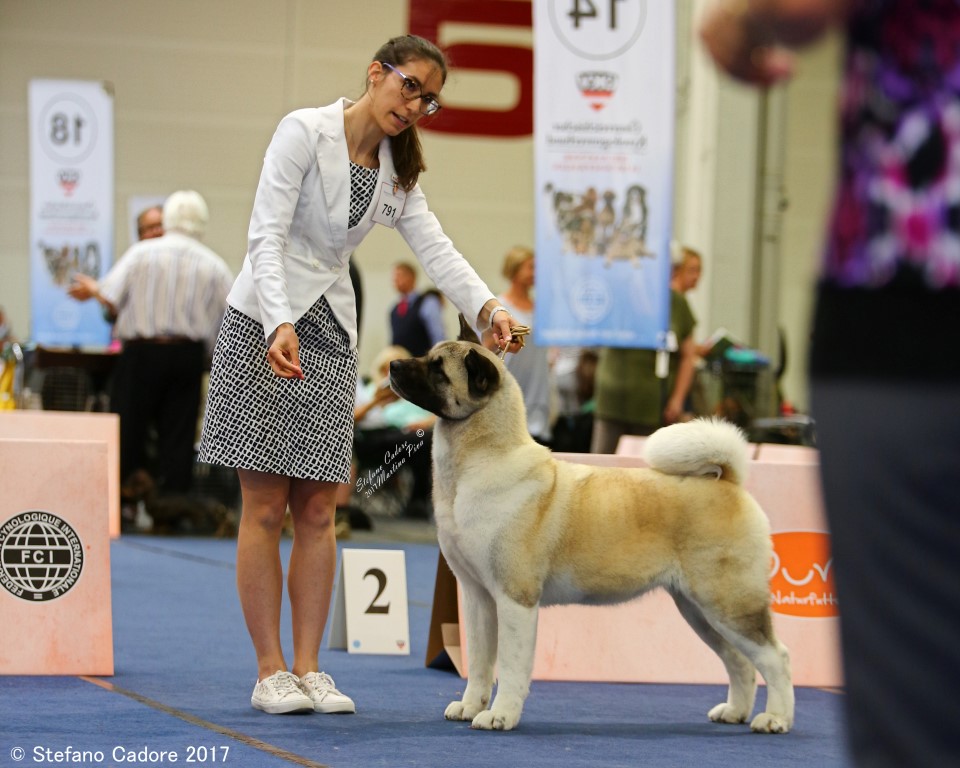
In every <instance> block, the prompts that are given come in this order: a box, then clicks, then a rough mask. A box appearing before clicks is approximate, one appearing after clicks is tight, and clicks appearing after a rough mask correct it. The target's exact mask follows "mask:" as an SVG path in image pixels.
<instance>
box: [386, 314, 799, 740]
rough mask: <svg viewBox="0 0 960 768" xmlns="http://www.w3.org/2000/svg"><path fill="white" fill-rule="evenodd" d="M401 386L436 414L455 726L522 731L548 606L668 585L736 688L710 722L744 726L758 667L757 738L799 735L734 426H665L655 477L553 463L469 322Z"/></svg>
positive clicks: (416, 365)
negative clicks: (453, 619)
mask: <svg viewBox="0 0 960 768" xmlns="http://www.w3.org/2000/svg"><path fill="white" fill-rule="evenodd" d="M519 354H523V353H522V352H520V353H519ZM390 381H391V385H392V387H393V389H394V390H395V391H396V392H397V394H399V395H400V396H401V397H404V398H406V399H407V400H409V401H411V402H413V403H416V404H417V405H420V406H422V407H423V408H426V409H427V410H429V411H431V412H433V413H435V414H436V415H437V416H438V417H439V419H438V421H437V425H436V427H435V429H434V437H433V468H434V481H433V482H434V485H433V505H434V510H435V513H436V521H437V534H438V538H439V542H440V548H441V550H442V551H443V554H444V557H445V558H446V559H447V562H449V564H450V567H451V569H452V570H453V572H454V574H455V575H456V577H457V579H458V580H459V582H460V585H461V587H462V589H463V597H464V608H465V615H466V625H467V626H466V632H467V643H468V648H469V651H470V655H469V667H470V668H469V680H468V683H467V686H466V689H465V690H464V694H463V699H462V700H461V701H455V702H453V703H451V704H450V705H449V706H448V707H447V709H446V713H445V716H446V718H447V719H448V720H470V721H472V726H473V727H474V728H483V729H502V730H510V729H512V728H514V727H516V725H517V723H519V722H520V714H521V712H522V710H523V702H524V700H525V699H526V697H527V694H528V692H529V690H530V675H531V671H532V669H533V661H534V650H535V644H536V636H537V612H538V610H539V608H540V606H541V605H553V604H566V603H586V604H594V605H596V604H611V603H619V602H623V601H626V600H630V599H632V598H634V597H636V596H638V595H641V594H643V593H644V592H647V591H648V590H651V589H654V588H656V587H662V588H663V589H666V590H667V591H668V592H669V593H670V595H671V596H672V597H673V599H674V601H675V602H676V605H677V607H678V608H679V609H680V613H681V614H682V615H683V617H684V618H685V619H686V620H687V622H688V623H689V624H690V626H691V627H693V629H694V630H695V631H696V633H697V634H698V635H699V636H700V637H701V638H702V639H703V640H704V642H706V643H707V645H709V646H710V648H712V649H713V650H714V651H715V652H716V653H717V655H719V656H720V658H721V659H722V660H723V663H724V665H725V667H726V670H727V673H728V675H729V677H730V686H729V691H728V695H727V700H726V701H725V702H723V703H721V704H718V705H716V706H715V707H713V708H712V709H711V710H710V711H709V714H708V716H709V718H710V719H711V720H713V721H716V722H723V723H743V722H746V721H747V719H748V718H749V717H750V715H751V714H752V712H753V707H754V699H755V697H756V689H757V683H756V671H757V670H759V671H760V674H762V675H763V678H764V680H766V683H767V709H766V711H764V712H761V713H759V714H758V715H757V716H756V717H754V718H753V721H752V722H751V726H750V727H751V728H752V729H753V730H754V731H759V732H764V733H786V732H787V731H789V730H790V728H791V727H792V725H793V710H794V696H793V684H792V682H791V678H790V660H789V655H788V653H787V649H786V648H785V647H784V646H783V645H782V644H781V643H780V642H778V641H777V638H776V637H775V635H774V632H773V627H772V623H771V616H770V588H769V569H770V563H771V557H772V549H771V541H770V531H769V524H768V521H767V518H766V516H765V515H764V513H763V511H762V510H761V509H760V507H759V505H758V504H757V503H756V502H755V501H754V500H753V498H752V497H751V496H750V495H749V494H748V493H747V492H746V491H745V490H744V489H743V487H742V486H741V483H742V481H743V478H744V473H745V471H746V466H747V460H746V447H747V446H746V442H745V440H744V438H743V436H742V434H741V433H740V431H739V430H738V429H737V428H736V427H734V426H733V425H731V424H727V423H724V422H720V421H714V420H697V421H693V422H690V423H687V424H677V425H673V426H670V427H666V428H664V429H661V430H659V431H658V432H656V433H655V434H654V435H652V436H651V437H650V438H649V439H648V440H647V443H646V456H645V459H646V460H647V462H648V463H649V464H650V467H651V468H650V469H615V468H607V467H591V466H584V465H578V464H572V463H568V462H562V461H557V460H556V459H554V458H553V456H552V455H551V453H550V451H549V450H547V449H546V448H544V447H543V446H540V445H538V444H537V443H536V442H534V441H533V439H531V437H530V436H529V434H528V433H527V429H526V419H525V414H524V406H523V397H522V395H521V392H520V387H519V386H518V385H517V382H516V380H515V379H514V378H513V376H511V375H510V374H509V373H508V372H507V370H506V368H505V367H504V365H503V363H502V362H501V361H500V360H499V359H498V358H497V356H496V355H495V354H493V353H492V352H490V351H489V350H487V349H485V348H484V347H482V346H480V345H479V343H478V339H477V337H476V334H475V333H474V332H473V330H472V329H471V328H470V327H469V326H467V325H466V324H465V323H464V322H463V319H462V318H461V333H460V338H459V340H457V341H450V342H442V343H440V344H437V345H436V346H435V347H434V348H433V349H431V350H430V351H429V352H428V353H427V354H426V355H425V356H424V357H420V358H414V359H411V360H397V361H394V362H393V363H391V365H390ZM640 650H642V647H641V649H640ZM495 664H496V665H497V667H498V669H499V680H498V684H497V695H496V698H495V699H494V700H493V704H492V705H491V704H490V699H491V694H492V692H493V683H494V665H495Z"/></svg>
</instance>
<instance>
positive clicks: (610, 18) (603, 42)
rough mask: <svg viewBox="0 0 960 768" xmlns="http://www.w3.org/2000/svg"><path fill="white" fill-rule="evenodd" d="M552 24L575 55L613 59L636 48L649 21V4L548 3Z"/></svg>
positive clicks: (637, 0) (642, 0)
mask: <svg viewBox="0 0 960 768" xmlns="http://www.w3.org/2000/svg"><path fill="white" fill-rule="evenodd" d="M549 12H550V24H551V26H552V27H553V32H554V34H555V35H556V36H557V39H558V40H559V41H560V42H561V43H563V45H564V46H566V47H567V49H569V50H570V51H571V52H572V53H574V54H576V55H577V56H581V57H583V58H585V59H590V60H592V61H603V60H605V59H614V58H616V57H618V56H620V55H621V54H623V53H624V52H625V51H627V50H628V49H629V48H630V46H631V45H633V44H634V43H635V42H636V41H637V39H638V38H639V37H640V33H641V32H643V27H644V24H645V23H646V21H647V0H549Z"/></svg>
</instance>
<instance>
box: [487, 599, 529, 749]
mask: <svg viewBox="0 0 960 768" xmlns="http://www.w3.org/2000/svg"><path fill="white" fill-rule="evenodd" d="M538 612H539V605H537V604H536V603H535V604H534V605H532V606H527V605H521V604H520V603H518V602H516V601H515V600H513V599H511V598H509V597H507V596H506V595H502V594H501V595H498V596H497V620H498V623H499V629H498V635H499V646H500V650H499V652H498V653H497V664H498V674H499V680H498V681H497V696H496V698H495V699H494V700H493V706H492V707H490V709H489V710H487V711H485V712H481V713H480V714H478V715H477V716H476V717H475V718H473V723H472V724H471V727H473V728H480V729H483V730H494V731H509V730H512V729H513V728H515V727H516V726H517V724H518V723H519V722H520V714H521V713H522V712H523V702H524V701H526V699H527V694H528V693H530V676H531V674H533V659H534V653H535V651H536V644H537V618H538Z"/></svg>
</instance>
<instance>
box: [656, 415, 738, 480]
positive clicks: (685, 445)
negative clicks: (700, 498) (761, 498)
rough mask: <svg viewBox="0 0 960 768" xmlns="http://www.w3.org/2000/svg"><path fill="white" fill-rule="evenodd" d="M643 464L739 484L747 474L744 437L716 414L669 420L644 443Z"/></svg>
mask: <svg viewBox="0 0 960 768" xmlns="http://www.w3.org/2000/svg"><path fill="white" fill-rule="evenodd" d="M643 458H644V459H645V460H646V462H647V464H649V465H650V466H651V467H653V468H654V469H656V470H657V471H659V472H663V473H665V474H668V475H695V476H709V475H713V476H714V477H717V478H719V479H721V480H727V481H728V482H731V483H736V484H737V485H742V484H743V482H744V480H746V477H747V440H746V438H745V437H744V435H743V432H741V431H740V429H739V428H738V427H736V426H735V425H733V424H731V423H730V422H728V421H723V420H722V419H717V418H710V419H706V418H701V419H694V420H693V421H688V422H684V423H682V424H671V425H670V426H669V427H663V428H662V429H658V430H657V431H656V432H654V433H653V434H652V435H650V437H648V438H647V441H646V443H645V444H644V450H643Z"/></svg>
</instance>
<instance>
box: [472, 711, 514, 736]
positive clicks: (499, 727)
mask: <svg viewBox="0 0 960 768" xmlns="http://www.w3.org/2000/svg"><path fill="white" fill-rule="evenodd" d="M519 722H520V713H519V712H516V713H513V712H504V711H503V710H500V711H496V710H493V709H488V710H485V711H483V712H481V713H480V714H478V715H477V716H476V717H475V718H473V722H472V723H470V727H471V728H476V729H478V730H481V731H512V730H513V729H514V728H516V727H517V723H519Z"/></svg>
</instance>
